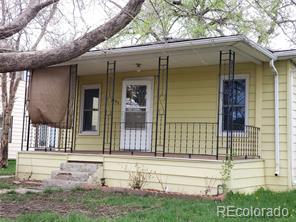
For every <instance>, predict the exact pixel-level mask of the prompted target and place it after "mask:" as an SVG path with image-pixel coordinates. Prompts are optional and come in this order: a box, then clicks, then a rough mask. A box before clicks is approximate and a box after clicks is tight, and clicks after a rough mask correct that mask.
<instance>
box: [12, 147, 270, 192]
mask: <svg viewBox="0 0 296 222" xmlns="http://www.w3.org/2000/svg"><path fill="white" fill-rule="evenodd" d="M69 160H71V161H96V162H102V163H103V175H104V177H105V178H106V183H107V185H108V186H111V187H124V188H128V187H130V185H129V184H130V175H131V173H132V172H135V169H136V166H137V167H138V168H139V170H140V171H144V172H149V173H147V174H146V175H150V177H149V178H148V180H147V184H146V185H145V187H144V188H150V189H157V190H164V187H166V190H167V191H170V192H181V193H187V194H204V193H205V191H206V189H208V188H209V187H210V188H211V189H210V193H211V194H216V192H217V186H218V185H219V184H221V180H220V178H221V169H222V164H223V163H222V161H213V160H193V159H180V158H179V159H177V158H161V157H158V158H156V157H143V156H142V157H141V156H123V155H121V156H120V155H100V154H97V155H87V154H65V153H36V152H21V153H19V154H18V159H17V168H18V169H19V170H18V171H17V177H18V178H26V179H27V178H28V177H30V178H31V179H37V180H40V179H46V178H49V177H50V173H51V171H53V170H56V169H58V168H59V165H60V164H61V163H62V162H66V161H69ZM263 165H264V163H263V160H246V161H234V168H233V171H232V175H231V178H232V179H231V181H230V188H231V189H232V190H234V191H237V192H247V193H249V192H253V191H255V190H256V189H258V188H260V187H262V186H264V170H263Z"/></svg>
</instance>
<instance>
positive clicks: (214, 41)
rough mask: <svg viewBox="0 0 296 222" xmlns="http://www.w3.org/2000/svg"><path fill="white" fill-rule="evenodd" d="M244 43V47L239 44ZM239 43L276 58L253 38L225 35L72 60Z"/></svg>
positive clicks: (102, 52) (267, 57)
mask: <svg viewBox="0 0 296 222" xmlns="http://www.w3.org/2000/svg"><path fill="white" fill-rule="evenodd" d="M238 43H240V45H242V44H243V47H240V46H239V45H238ZM234 45H237V46H238V47H237V48H238V50H244V49H245V48H248V50H250V51H252V52H253V53H252V54H254V56H253V57H256V58H257V59H258V60H260V61H269V60H270V59H274V60H276V58H277V57H276V55H274V54H273V53H272V52H270V51H269V50H267V49H265V48H263V47H262V46H259V45H258V44H256V43H254V42H252V41H251V40H249V39H247V38H245V37H243V36H225V37H217V38H204V39H193V40H184V41H176V42H168V43H156V44H151V45H149V44H148V45H143V46H132V47H123V48H115V49H108V50H98V51H90V52H87V53H85V54H83V55H81V56H80V57H78V58H76V59H73V60H71V62H79V61H85V60H89V59H104V58H105V59H107V58H109V59H110V58H114V57H118V56H129V55H142V54H147V53H149V54H150V53H166V52H170V51H177V50H186V49H188V50H189V49H194V48H195V49H197V48H209V47H223V46H224V47H226V46H234Z"/></svg>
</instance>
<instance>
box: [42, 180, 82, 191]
mask: <svg viewBox="0 0 296 222" xmlns="http://www.w3.org/2000/svg"><path fill="white" fill-rule="evenodd" d="M84 184H87V183H85V182H84V183H82V182H81V181H73V180H63V179H47V180H44V181H43V187H46V188H62V189H65V190H71V189H74V188H78V187H81V186H82V185H84Z"/></svg>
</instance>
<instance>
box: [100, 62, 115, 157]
mask: <svg viewBox="0 0 296 222" xmlns="http://www.w3.org/2000/svg"><path fill="white" fill-rule="evenodd" d="M115 69H116V61H113V62H109V61H108V62H107V73H106V86H105V87H106V89H105V90H106V92H105V93H106V94H105V109H104V131H103V154H104V153H105V152H106V150H105V149H108V153H109V154H111V153H112V134H113V113H114V93H115Z"/></svg>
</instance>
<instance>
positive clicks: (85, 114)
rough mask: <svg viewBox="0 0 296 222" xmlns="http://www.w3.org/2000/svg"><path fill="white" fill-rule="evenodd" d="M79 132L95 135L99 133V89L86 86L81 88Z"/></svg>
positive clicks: (93, 86) (95, 86) (96, 86)
mask: <svg viewBox="0 0 296 222" xmlns="http://www.w3.org/2000/svg"><path fill="white" fill-rule="evenodd" d="M81 99H82V101H81V121H80V132H81V133H84V134H97V133H98V131H99V108H100V87H99V86H98V85H88V86H83V87H82V95H81Z"/></svg>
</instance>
